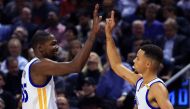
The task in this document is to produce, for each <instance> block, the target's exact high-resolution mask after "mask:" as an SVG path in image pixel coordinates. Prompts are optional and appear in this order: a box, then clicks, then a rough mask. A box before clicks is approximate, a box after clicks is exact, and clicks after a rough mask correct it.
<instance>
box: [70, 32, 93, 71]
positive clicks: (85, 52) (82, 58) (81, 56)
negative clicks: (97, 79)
mask: <svg viewBox="0 0 190 109" xmlns="http://www.w3.org/2000/svg"><path fill="white" fill-rule="evenodd" d="M94 41H95V33H93V32H91V33H90V36H89V37H88V39H87V41H86V43H85V45H84V47H83V48H82V50H81V51H80V52H79V53H78V54H77V55H76V57H75V58H74V60H73V64H74V65H76V67H77V69H78V70H81V69H82V68H83V67H84V65H85V63H86V61H87V59H88V57H89V54H90V51H91V49H92V46H93V43H94Z"/></svg>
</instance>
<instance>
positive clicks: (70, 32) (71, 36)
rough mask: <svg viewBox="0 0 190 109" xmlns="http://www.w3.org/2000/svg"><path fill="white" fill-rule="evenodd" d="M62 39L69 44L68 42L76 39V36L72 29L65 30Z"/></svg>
mask: <svg viewBox="0 0 190 109" xmlns="http://www.w3.org/2000/svg"><path fill="white" fill-rule="evenodd" d="M64 37H65V38H66V40H67V42H70V41H72V40H74V39H76V36H75V34H74V31H73V30H72V29H67V30H66V31H65V33H64Z"/></svg>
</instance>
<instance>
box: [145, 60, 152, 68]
mask: <svg viewBox="0 0 190 109" xmlns="http://www.w3.org/2000/svg"><path fill="white" fill-rule="evenodd" d="M151 65H152V61H151V60H147V61H146V67H147V68H151Z"/></svg>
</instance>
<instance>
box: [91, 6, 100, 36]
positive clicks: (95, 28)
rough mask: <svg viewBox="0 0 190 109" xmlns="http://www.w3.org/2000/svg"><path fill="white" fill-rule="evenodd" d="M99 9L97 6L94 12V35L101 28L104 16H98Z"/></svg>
mask: <svg viewBox="0 0 190 109" xmlns="http://www.w3.org/2000/svg"><path fill="white" fill-rule="evenodd" d="M98 9H99V5H98V4H96V6H95V9H94V12H93V26H92V32H93V33H94V34H96V33H97V32H98V30H99V28H100V27H99V23H100V21H101V19H102V16H99V15H98Z"/></svg>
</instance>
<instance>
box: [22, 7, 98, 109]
mask: <svg viewBox="0 0 190 109" xmlns="http://www.w3.org/2000/svg"><path fill="white" fill-rule="evenodd" d="M98 8H99V6H98V4H97V5H96V6H95V9H94V13H93V27H92V30H91V33H90V36H89V37H88V39H87V41H86V43H85V45H84V47H83V48H82V50H81V52H79V53H78V54H77V55H76V57H75V58H74V59H73V60H72V61H71V62H56V61H53V60H51V59H52V58H53V57H54V56H55V55H56V54H57V50H58V45H57V41H56V39H55V38H54V36H53V35H52V34H49V33H47V32H44V31H38V32H37V33H36V34H35V35H34V36H33V40H32V47H33V49H34V53H35V56H36V57H35V58H34V59H32V60H31V61H30V62H29V63H28V64H27V65H26V67H25V69H24V71H23V74H22V108H23V109H57V106H56V98H55V91H54V82H53V77H52V75H64V74H68V73H74V72H80V71H81V69H82V68H83V66H84V64H85V62H86V60H87V59H88V56H89V54H90V51H91V48H92V45H93V42H94V41H95V37H96V36H95V35H96V33H97V32H98V29H99V22H100V20H101V17H100V16H98Z"/></svg>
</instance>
